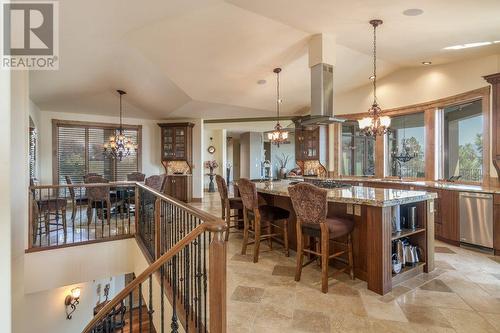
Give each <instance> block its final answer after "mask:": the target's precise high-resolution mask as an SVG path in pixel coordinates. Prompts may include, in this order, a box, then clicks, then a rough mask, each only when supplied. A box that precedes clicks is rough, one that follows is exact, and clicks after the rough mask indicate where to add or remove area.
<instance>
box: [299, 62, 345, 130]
mask: <svg viewBox="0 0 500 333" xmlns="http://www.w3.org/2000/svg"><path fill="white" fill-rule="evenodd" d="M342 122H344V119H339V118H335V116H334V115H333V66H332V65H330V64H326V63H319V64H316V65H314V66H312V67H311V114H310V115H308V116H304V117H301V118H300V119H299V120H298V121H297V124H298V125H300V126H306V127H308V126H317V125H328V124H332V123H342Z"/></svg>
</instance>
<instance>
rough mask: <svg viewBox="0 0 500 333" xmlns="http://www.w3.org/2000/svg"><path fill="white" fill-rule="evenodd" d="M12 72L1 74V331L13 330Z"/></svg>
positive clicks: (3, 71) (0, 72) (1, 72)
mask: <svg viewBox="0 0 500 333" xmlns="http://www.w3.org/2000/svg"><path fill="white" fill-rule="evenodd" d="M10 80H11V73H10V72H9V71H5V70H2V71H0V141H1V142H3V144H1V145H0V156H1V160H0V193H2V200H0V272H1V273H0V332H10V331H11V315H12V311H11V306H12V295H11V263H12V257H11V200H12V198H11V195H10V193H11V173H10V172H11V168H12V162H11V160H10V158H9V157H10V156H11V145H10V142H11V127H10V122H11V111H10V110H11V108H10V101H11V95H10V85H11V82H10Z"/></svg>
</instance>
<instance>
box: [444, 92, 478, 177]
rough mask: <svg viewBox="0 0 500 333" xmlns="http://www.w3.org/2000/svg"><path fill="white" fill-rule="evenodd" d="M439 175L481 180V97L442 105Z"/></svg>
mask: <svg viewBox="0 0 500 333" xmlns="http://www.w3.org/2000/svg"><path fill="white" fill-rule="evenodd" d="M443 116H444V121H443V127H444V131H443V148H444V149H443V150H444V156H443V162H444V163H443V176H444V177H445V178H450V177H453V176H456V177H458V176H460V180H464V181H471V182H480V181H482V180H483V113H482V101H481V100H477V101H474V102H468V103H466V104H461V105H456V106H450V107H446V108H444V110H443Z"/></svg>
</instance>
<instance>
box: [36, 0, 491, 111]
mask: <svg viewBox="0 0 500 333" xmlns="http://www.w3.org/2000/svg"><path fill="white" fill-rule="evenodd" d="M59 4H60V10H59V11H60V15H59V31H60V32H59V33H60V57H59V58H60V66H59V70H58V71H38V72H32V73H31V76H30V79H31V97H32V99H33V101H34V102H35V103H36V104H37V105H38V106H39V107H40V108H41V109H42V110H51V111H62V112H80V113H89V114H110V115H113V114H116V112H117V101H118V98H117V96H116V93H115V90H116V89H118V88H120V89H125V90H126V91H127V92H128V95H127V96H126V99H125V113H126V116H132V117H142V118H150V119H164V118H174V117H175V118H186V117H202V118H206V119H214V118H225V117H233V118H239V117H258V116H273V115H274V105H275V104H274V98H275V78H274V76H273V75H274V74H273V73H272V69H273V68H274V67H276V66H281V67H282V68H283V72H282V87H283V99H284V104H283V111H284V113H286V114H298V113H304V112H307V110H308V107H309V103H310V91H309V89H310V82H309V80H310V76H309V68H308V57H307V55H308V53H307V52H308V49H307V44H308V40H309V38H310V36H311V35H313V34H315V33H327V34H330V35H332V36H334V37H335V38H336V41H337V47H336V64H335V65H336V67H335V92H336V93H337V94H339V93H342V92H345V91H348V90H350V89H352V88H354V87H357V86H360V85H364V84H366V83H368V76H369V75H370V73H371V38H372V35H371V33H372V32H371V27H370V26H369V25H368V20H370V19H372V18H381V19H383V20H384V24H383V25H382V27H381V28H380V30H379V54H380V62H379V63H378V66H379V69H380V73H379V77H382V76H384V75H387V74H388V73H390V72H393V71H395V70H397V69H398V68H401V67H408V66H421V65H420V62H421V61H423V60H432V61H433V63H434V64H439V63H447V62H452V61H456V60H460V59H464V58H469V57H475V56H480V55H486V54H493V53H498V52H499V51H500V44H495V45H492V46H485V47H481V48H476V49H469V50H462V51H444V50H443V48H444V47H446V46H450V45H455V44H462V43H469V42H477V41H490V40H491V41H493V40H500V20H498V13H499V12H500V2H499V1H497V0H477V1H469V0H440V1H435V0H421V1H418V2H414V3H409V2H407V1H398V0H308V1H303V0H273V1H269V0H228V1H223V0H169V1H164V0H148V1H147V2H140V1H130V0H106V1H102V0H73V1H61V2H59ZM415 6H418V7H419V8H421V9H423V10H424V13H423V15H421V16H416V17H408V16H405V15H403V14H402V12H403V11H404V10H405V9H408V8H412V7H415ZM258 80H266V81H267V83H266V84H262V85H259V84H257V81H258Z"/></svg>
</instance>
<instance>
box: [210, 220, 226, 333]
mask: <svg viewBox="0 0 500 333" xmlns="http://www.w3.org/2000/svg"><path fill="white" fill-rule="evenodd" d="M225 229H226V226H225V224H220V223H219V224H217V225H214V227H211V226H210V227H209V228H208V230H209V231H211V232H212V241H211V242H210V250H209V272H210V273H209V282H208V283H209V285H208V290H209V296H210V298H209V302H210V304H209V307H210V332H213V333H225V332H226V327H227V318H226V288H227V286H226V241H225V237H224V231H225Z"/></svg>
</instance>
